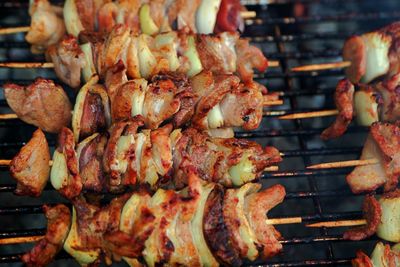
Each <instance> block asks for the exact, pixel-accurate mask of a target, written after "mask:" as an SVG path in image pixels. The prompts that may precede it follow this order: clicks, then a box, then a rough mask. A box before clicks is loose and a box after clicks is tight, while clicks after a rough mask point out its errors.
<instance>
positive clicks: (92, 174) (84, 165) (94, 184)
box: [76, 133, 107, 192]
mask: <svg viewBox="0 0 400 267" xmlns="http://www.w3.org/2000/svg"><path fill="white" fill-rule="evenodd" d="M106 143H107V136H106V135H105V134H98V133H95V134H93V135H91V136H89V137H87V138H86V139H85V140H83V141H82V142H80V143H79V144H78V145H77V148H76V152H77V159H78V163H79V164H78V165H79V174H80V176H81V179H82V186H83V188H84V189H85V190H88V191H94V192H101V191H103V190H104V188H106V186H107V181H106V175H105V173H104V170H103V155H104V153H105V147H106Z"/></svg>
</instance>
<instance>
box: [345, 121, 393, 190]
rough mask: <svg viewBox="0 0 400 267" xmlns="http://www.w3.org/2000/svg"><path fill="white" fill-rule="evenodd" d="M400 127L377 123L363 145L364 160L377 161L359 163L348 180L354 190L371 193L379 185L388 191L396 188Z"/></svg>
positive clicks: (362, 157) (362, 155)
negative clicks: (375, 160) (374, 160)
mask: <svg viewBox="0 0 400 267" xmlns="http://www.w3.org/2000/svg"><path fill="white" fill-rule="evenodd" d="M399 133H400V129H399V127H398V126H397V125H395V124H389V123H382V122H376V123H374V124H372V126H371V129H370V135H369V136H368V138H367V141H366V142H365V144H364V148H363V151H362V154H361V159H371V158H375V159H378V161H379V162H378V163H377V164H370V165H364V166H357V167H356V168H355V169H354V170H353V171H352V172H351V173H350V174H349V175H348V176H347V177H346V180H347V182H348V184H349V185H350V187H351V190H352V191H353V192H354V193H361V192H371V191H373V190H375V189H377V188H378V187H380V186H382V185H383V186H384V190H385V191H391V190H393V189H395V188H396V186H397V184H398V179H399V175H400V169H399V166H400V165H399V163H398V160H399V154H398V152H397V151H398V149H397V147H398V146H399V145H400V134H399Z"/></svg>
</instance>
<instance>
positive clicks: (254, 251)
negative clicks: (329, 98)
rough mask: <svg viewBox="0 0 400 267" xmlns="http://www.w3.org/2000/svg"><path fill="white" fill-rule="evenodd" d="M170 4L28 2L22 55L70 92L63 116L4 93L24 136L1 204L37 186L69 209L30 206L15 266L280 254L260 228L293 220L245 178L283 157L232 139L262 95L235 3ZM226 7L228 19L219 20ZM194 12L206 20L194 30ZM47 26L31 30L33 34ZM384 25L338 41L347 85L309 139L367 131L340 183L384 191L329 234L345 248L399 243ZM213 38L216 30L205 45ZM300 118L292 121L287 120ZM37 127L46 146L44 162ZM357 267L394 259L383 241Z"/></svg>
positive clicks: (394, 28) (270, 230) (393, 71)
mask: <svg viewBox="0 0 400 267" xmlns="http://www.w3.org/2000/svg"><path fill="white" fill-rule="evenodd" d="M183 2H184V3H186V4H185V5H182V6H180V5H179V2H178V1H176V2H173V3H172V4H170V5H169V6H166V5H162V4H161V6H160V3H158V2H157V1H150V2H149V3H144V4H141V5H138V6H135V7H133V6H131V5H129V4H130V1H115V2H108V1H105V2H104V3H102V1H98V2H96V1H81V0H75V1H74V0H71V1H70V0H67V1H66V2H65V6H64V9H60V8H58V7H55V6H52V5H50V4H49V3H48V2H47V1H43V0H39V1H34V2H32V3H31V6H30V14H31V16H32V24H31V26H30V28H29V32H28V34H27V41H28V42H30V43H31V44H32V50H33V51H34V52H45V53H46V55H47V56H48V57H49V58H50V59H51V61H52V64H48V65H47V66H50V67H54V69H55V71H56V74H57V76H58V77H59V78H60V80H61V81H63V82H64V83H66V84H67V85H69V86H70V87H73V88H77V89H78V88H80V87H81V80H84V81H85V84H84V85H83V86H82V87H81V88H80V89H78V90H77V98H76V102H75V105H74V108H72V104H71V103H70V101H69V99H68V97H67V96H66V94H65V92H64V91H63V89H62V87H61V86H59V85H56V84H55V83H54V82H53V81H50V80H45V79H42V78H39V79H37V80H36V81H35V82H34V83H33V84H31V85H29V86H26V87H24V86H19V85H16V84H6V85H4V90H5V97H6V100H7V103H8V104H9V105H10V107H11V108H12V109H13V111H14V112H15V113H16V115H17V116H18V118H20V119H21V120H23V121H25V122H27V123H29V124H33V125H35V126H37V127H38V128H39V129H38V130H37V131H36V132H35V133H34V135H33V137H32V139H31V140H30V141H29V142H28V143H27V144H26V145H25V146H24V147H23V148H22V149H21V151H20V152H19V153H18V154H17V155H16V156H15V157H14V159H13V160H12V161H10V162H7V163H9V165H10V171H11V174H12V176H13V177H14V178H15V179H16V181H17V188H16V191H15V193H16V194H20V195H29V196H36V197H37V196H40V195H41V192H42V190H43V189H44V187H45V186H46V184H47V182H48V181H49V180H50V182H51V184H52V186H53V187H54V188H55V189H56V190H58V191H59V192H60V194H61V195H63V196H64V197H65V198H67V199H68V200H70V201H71V202H72V204H73V209H72V215H71V212H70V210H69V209H68V208H67V207H66V206H64V205H61V204H60V205H56V206H54V207H50V206H45V207H44V211H45V214H46V217H47V218H48V228H47V233H46V235H45V236H44V237H43V238H42V239H41V240H40V241H39V242H38V243H37V244H36V245H35V247H34V248H33V249H32V250H31V251H30V252H28V253H26V254H25V255H24V256H23V257H22V260H23V262H25V263H26V264H28V265H32V266H43V265H46V264H48V263H49V262H50V261H51V260H52V259H53V258H54V257H55V255H56V254H57V253H58V252H59V251H60V250H61V248H64V249H65V251H67V252H68V253H69V254H70V255H71V256H73V257H74V258H75V259H76V260H77V261H78V262H79V263H80V264H81V265H88V264H98V263H99V262H100V261H102V260H105V261H106V263H111V262H112V261H120V260H121V259H124V260H125V261H126V262H127V263H128V264H129V265H130V266H140V265H141V264H142V263H143V262H145V263H146V264H147V265H149V266H155V265H157V264H160V263H167V264H171V265H185V266H189V265H190V266H191V265H207V266H217V265H219V264H226V265H240V264H241V263H242V260H244V259H249V260H255V259H256V258H257V257H263V258H267V257H271V256H274V255H276V254H277V253H278V252H280V251H281V249H282V245H281V244H280V243H279V238H280V234H279V232H278V231H277V230H276V229H275V228H274V227H273V226H272V224H280V223H298V222H301V218H289V220H288V219H286V220H285V219H281V220H280V219H272V220H269V219H267V215H266V213H267V212H268V211H269V210H270V209H272V208H273V207H274V206H276V205H278V204H279V203H281V202H282V201H283V199H284V196H285V190H284V188H283V187H282V186H280V185H275V186H273V187H271V188H269V189H266V190H263V191H261V192H257V191H258V190H259V189H260V185H259V184H256V183H253V182H255V181H256V180H257V179H258V178H259V177H260V175H261V174H262V172H263V171H264V170H268V169H270V168H271V167H272V168H274V167H275V164H277V163H279V162H280V161H281V160H282V159H281V154H280V153H279V151H278V150H277V149H275V148H273V147H266V148H262V147H261V146H260V145H258V144H257V143H255V142H251V141H247V140H241V139H236V138H234V137H233V130H232V128H231V127H242V128H243V129H245V130H254V129H256V128H258V126H259V125H260V123H261V120H262V111H263V107H264V106H266V105H268V104H269V103H274V101H276V100H277V95H274V94H268V93H267V90H266V88H265V87H263V86H262V85H260V84H258V83H256V82H254V81H253V69H257V70H258V71H261V72H263V71H265V70H266V68H267V67H268V61H267V59H266V58H265V57H264V56H263V54H262V52H261V51H260V50H259V49H258V48H256V47H254V46H251V45H249V43H248V41H247V40H242V39H240V38H239V35H238V34H237V33H233V32H232V31H235V30H238V29H239V30H240V29H242V27H243V23H242V20H241V17H240V12H239V11H240V10H243V9H242V7H241V6H240V5H239V4H238V3H236V1H225V0H222V1H212V2H213V5H214V6H212V5H210V6H207V5H206V4H205V3H206V1H196V4H195V5H193V6H192V5H190V6H189V5H188V3H187V2H185V1H183ZM214 2H215V3H214ZM82 5H86V8H85V9H83V8H81V7H82ZM229 5H230V6H233V7H230V8H227V6H229ZM215 7H219V10H218V9H216V8H215ZM211 9H212V10H213V12H211V13H210V11H211ZM154 10H162V12H161V13H160V12H158V13H157V12H153V11H154ZM227 10H228V11H229V12H231V13H232V12H233V13H234V14H235V16H234V18H235V19H234V20H233V21H230V23H228V22H229V21H228V20H227V17H230V18H232V14H228V13H227V12H228V11H227ZM83 11H85V12H84V13H82V12H83ZM224 12H225V13H224ZM205 14H207V16H210V19H209V20H205V19H204V21H207V23H203V20H200V19H198V18H200V17H203V16H204V15H205ZM45 15H47V16H45ZM175 21H176V22H177V23H176V24H177V30H178V31H176V32H174V31H171V29H172V27H171V25H172V24H173V23H174V22H175ZM50 24H53V26H52V27H50V26H48V27H46V26H44V27H45V29H46V32H44V35H43V32H40V31H41V29H43V25H50ZM399 27H400V24H398V23H395V24H392V25H390V26H388V27H385V28H384V29H381V30H379V31H377V32H374V33H368V34H364V35H362V36H361V37H352V38H350V39H349V40H347V41H346V43H345V46H344V51H343V56H344V59H345V60H348V62H344V63H343V64H341V66H346V67H348V69H347V70H346V74H347V77H348V78H347V79H344V80H342V81H340V82H339V84H338V86H337V88H336V92H335V100H336V103H337V106H338V111H334V112H332V113H333V114H338V116H337V119H336V121H335V122H334V124H333V125H332V126H331V127H329V128H328V129H327V130H325V131H324V132H323V133H322V135H321V137H322V138H323V139H329V138H336V137H339V136H340V135H342V134H344V132H345V131H346V129H347V127H348V125H349V124H350V122H351V120H352V118H353V116H354V114H356V115H357V118H358V120H359V122H360V123H361V124H362V125H366V126H371V129H370V131H371V133H370V135H369V136H368V138H367V141H366V143H365V146H364V149H363V152H362V155H361V161H359V162H356V163H355V164H354V162H352V163H351V164H354V165H359V166H357V167H356V168H355V170H354V171H353V172H352V173H351V174H349V175H348V176H347V181H348V183H349V185H350V187H351V189H352V191H353V192H354V193H361V192H367V193H372V192H374V190H376V189H377V188H379V187H381V186H383V187H384V191H385V194H384V195H383V196H382V197H381V198H380V199H379V200H376V199H375V197H373V196H372V195H367V196H366V198H365V201H364V206H363V210H364V214H365V219H364V220H360V221H359V222H358V224H360V225H361V226H360V227H357V228H354V229H350V230H348V231H347V232H345V234H344V238H346V239H350V240H361V239H365V238H367V237H369V236H371V235H373V234H375V233H376V234H377V235H378V236H379V237H381V238H382V239H385V240H387V241H390V242H397V243H398V242H400V236H399V233H400V217H399V215H400V194H399V191H398V189H397V185H398V179H399V175H400V170H399V167H398V166H400V165H399V162H398V158H399V156H398V155H399V154H398V152H397V150H398V149H397V147H398V145H400V139H399V132H400V128H399V127H398V126H397V124H396V121H397V117H398V114H397V113H398V111H397V109H398V107H397V106H398V105H397V102H398V95H397V94H398V93H397V87H398V84H399V82H400V80H399V79H400V76H399V75H400V74H398V72H399V70H398V68H399V66H400V65H399V64H398V63H399V59H398V56H397V50H396V47H397V46H396V45H397V39H398V38H399V37H398V32H400V31H399V30H398V29H400V28H399ZM224 30H228V31H230V32H223V31H224ZM65 31H67V32H68V34H69V35H65V36H64V33H65ZM196 32H199V33H203V34H196ZM212 32H215V33H217V34H216V35H212V36H211V35H205V34H209V33H212ZM38 36H40V37H41V38H42V39H40V38H38ZM349 62H350V63H349ZM310 69H311V67H306V68H297V69H296V70H297V71H299V70H310ZM128 78H129V79H131V80H129V79H128ZM367 83H368V84H367ZM355 87H357V88H358V90H357V91H355V89H354V88H355ZM302 116H307V115H304V114H294V115H293V116H292V117H290V118H301V117H302ZM379 121H385V122H379ZM387 121H388V122H389V123H387ZM69 127H70V128H71V129H72V130H71V129H69ZM181 128H182V129H181ZM42 130H43V131H46V132H50V133H57V134H58V136H59V137H58V147H57V148H56V150H55V152H54V154H53V159H52V160H50V158H51V156H50V149H49V147H48V144H47V141H46V138H45V136H44V134H43V132H42ZM335 164H336V165H335ZM344 165H346V164H341V165H340V164H337V163H325V164H322V166H321V165H318V166H310V168H323V167H335V166H336V167H337V166H344ZM347 166H348V165H347ZM137 188H139V190H137ZM170 188H173V190H172V189H170ZM178 190H179V191H178ZM108 192H112V193H115V194H119V195H120V196H119V197H117V198H115V199H113V200H112V201H111V202H110V203H109V204H108V205H106V206H104V205H100V204H99V203H98V202H97V201H96V199H95V198H94V199H93V198H92V197H90V196H92V195H93V194H95V195H96V194H97V195H99V194H106V193H108ZM345 225H346V222H343V223H340V222H339V223H338V222H322V223H315V224H311V225H309V226H310V227H332V226H333V227H337V226H345ZM349 225H354V223H353V222H349ZM371 260H372V262H374V264H375V262H377V261H380V262H381V264H382V265H385V264H387V263H390V262H395V264H396V263H399V262H400V254H399V252H398V248H397V246H394V247H393V248H390V247H389V246H384V245H383V244H382V243H378V245H377V247H376V248H375V250H374V253H373V255H372V259H369V258H368V256H366V255H365V254H363V253H362V252H360V253H359V254H358V255H357V259H355V260H354V264H355V265H356V266H370V265H371V264H372V263H371ZM368 264H370V265H368Z"/></svg>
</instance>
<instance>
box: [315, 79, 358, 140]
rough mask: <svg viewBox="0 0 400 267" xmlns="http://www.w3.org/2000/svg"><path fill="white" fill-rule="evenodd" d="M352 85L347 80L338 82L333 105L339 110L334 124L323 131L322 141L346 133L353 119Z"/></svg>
mask: <svg viewBox="0 0 400 267" xmlns="http://www.w3.org/2000/svg"><path fill="white" fill-rule="evenodd" d="M353 96H354V85H353V84H352V83H351V82H350V81H349V80H347V79H343V80H341V81H339V83H338V85H337V87H336V90H335V104H336V107H337V108H338V110H339V114H338V115H337V117H336V120H335V122H334V123H333V124H332V125H331V126H329V128H327V129H325V130H324V131H323V132H322V134H321V138H322V139H325V140H326V139H331V138H337V137H339V136H341V135H343V133H344V132H346V130H347V127H348V126H349V124H350V123H351V121H352V119H353Z"/></svg>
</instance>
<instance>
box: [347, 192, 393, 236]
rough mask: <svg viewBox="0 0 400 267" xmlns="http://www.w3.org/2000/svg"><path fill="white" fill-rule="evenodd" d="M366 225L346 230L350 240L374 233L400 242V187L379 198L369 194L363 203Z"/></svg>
mask: <svg viewBox="0 0 400 267" xmlns="http://www.w3.org/2000/svg"><path fill="white" fill-rule="evenodd" d="M363 211H364V216H365V219H366V221H367V224H366V225H363V226H361V227H356V228H353V229H350V230H348V231H346V232H345V233H344V235H343V237H344V238H345V239H349V240H363V239H366V238H368V237H370V236H372V235H373V234H375V233H376V234H377V236H378V237H380V238H382V239H384V240H386V241H390V242H396V243H398V242H400V217H399V214H400V189H397V190H395V191H393V192H389V193H385V194H383V195H382V196H381V197H380V198H379V200H376V199H375V197H374V196H371V195H367V196H366V197H365V199H364V204H363Z"/></svg>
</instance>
